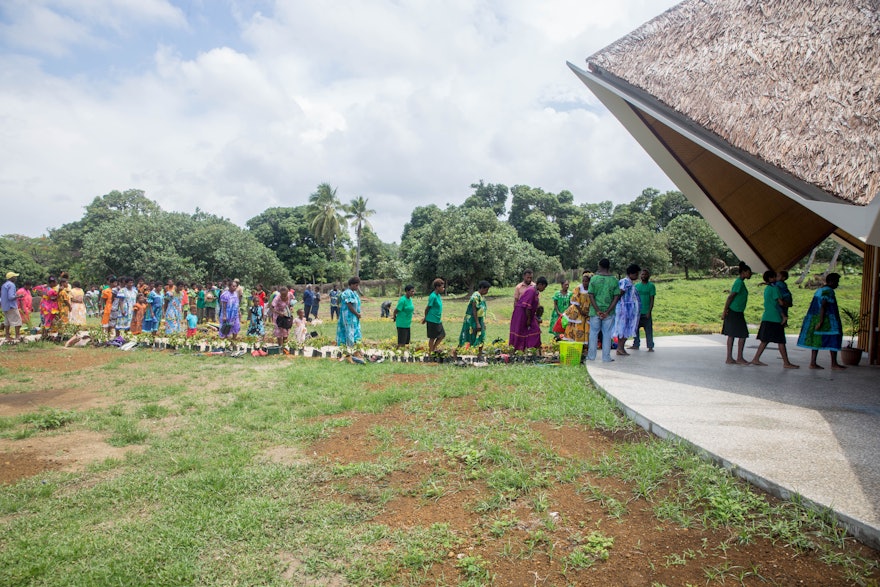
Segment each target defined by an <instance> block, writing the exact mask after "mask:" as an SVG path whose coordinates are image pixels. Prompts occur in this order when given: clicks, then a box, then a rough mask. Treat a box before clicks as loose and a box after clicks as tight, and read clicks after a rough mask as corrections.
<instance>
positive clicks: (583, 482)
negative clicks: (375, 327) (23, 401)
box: [0, 348, 878, 585]
mask: <svg viewBox="0 0 880 587" xmlns="http://www.w3.org/2000/svg"><path fill="white" fill-rule="evenodd" d="M56 352H57V353H66V352H67V351H65V350H63V349H51V348H49V349H46V350H45V354H46V356H47V357H52V356H53V353H56ZM75 352H76V353H78V354H79V355H81V356H82V357H83V359H84V361H83V364H84V365H87V366H86V367H83V368H80V369H79V374H78V375H77V376H76V377H77V378H79V377H85V378H86V379H88V381H89V384H88V392H89V393H88V394H85V393H84V394H83V397H84V399H85V400H86V401H87V402H88V397H89V394H92V395H94V394H97V395H98V396H100V397H103V398H106V399H107V403H106V404H101V405H95V404H94V403H85V404H84V405H83V406H78V405H77V404H76V400H75V396H55V397H54V398H53V397H47V398H44V399H45V402H47V403H44V404H41V405H34V406H33V409H32V410H30V411H24V412H19V413H17V414H15V415H5V416H2V417H0V442H2V443H3V444H2V446H3V449H2V454H0V460H2V461H3V462H12V461H11V460H10V459H12V458H14V455H18V454H21V453H23V452H24V451H25V450H26V449H27V450H31V451H36V452H32V453H31V454H33V455H37V453H38V452H39V451H41V450H42V451H44V452H43V453H42V454H43V455H44V456H46V457H52V456H53V455H54V456H55V457H56V458H55V459H54V461H53V459H52V458H47V459H46V460H45V461H44V465H45V466H43V467H42V468H40V469H39V470H29V471H21V474H20V475H18V476H17V477H16V478H12V479H9V480H7V481H6V483H5V485H3V486H2V487H0V524H2V525H0V579H2V583H3V584H9V585H32V584H42V585H83V584H112V583H120V584H126V585H181V584H204V585H233V584H238V585H489V584H499V585H501V584H517V585H518V584H530V585H531V584H535V583H536V581H537V584H542V583H543V584H548V585H566V584H571V585H598V584H603V585H624V584H634V585H652V584H656V585H686V584H692V585H706V584H709V585H722V584H723V585H728V584H735V585H765V584H768V585H801V584H806V585H859V584H861V585H871V584H876V583H877V580H878V566H877V565H878V562H877V553H876V552H875V551H872V550H870V549H867V548H865V547H863V546H861V545H859V544H858V543H855V542H854V541H852V540H851V539H848V538H846V537H845V535H844V534H843V532H842V530H841V529H840V527H839V526H837V525H835V523H834V522H833V521H832V519H831V518H830V517H829V516H827V515H823V514H822V513H816V512H810V511H808V510H805V509H803V508H801V507H800V506H798V505H797V504H792V503H783V502H779V501H778V500H775V499H773V498H771V497H769V496H767V495H765V494H762V493H760V492H758V491H755V490H754V489H752V488H751V487H749V486H748V485H746V484H744V483H743V482H741V481H739V480H737V479H734V478H732V477H730V476H729V475H728V474H726V473H725V472H724V471H720V470H718V469H717V468H715V467H713V466H711V465H709V464H707V463H705V462H703V461H700V460H699V459H697V458H695V457H694V456H693V455H692V454H691V453H689V452H687V451H686V450H684V449H683V448H681V447H680V446H678V445H675V444H670V443H668V442H663V441H659V440H657V439H653V438H650V437H648V436H647V435H646V434H645V433H643V432H642V431H641V430H638V429H636V428H634V427H633V425H632V424H631V423H629V422H627V421H626V420H624V419H623V418H622V416H621V415H620V414H619V413H618V412H617V411H615V410H614V408H613V407H612V406H611V405H610V403H609V402H607V401H606V400H605V399H604V398H603V397H602V396H601V395H600V394H599V393H597V392H596V391H595V390H593V389H592V388H591V387H590V386H589V384H588V383H587V382H586V380H585V377H584V373H583V370H581V369H565V368H554V367H543V366H541V367H539V366H532V367H529V366H497V367H489V368H485V369H479V370H477V369H471V370H468V369H456V368H454V367H448V366H445V365H441V366H436V365H434V366H428V365H419V364H400V363H383V364H381V365H367V366H356V365H350V364H347V363H339V362H336V361H331V360H323V359H314V360H312V359H303V358H290V357H268V358H265V359H252V358H247V359H244V360H239V361H235V360H216V359H215V358H212V357H204V356H192V355H187V354H177V355H175V354H172V353H170V352H153V351H138V352H134V353H126V354H125V355H124V357H125V359H124V360H120V359H118V358H117V357H119V353H118V351H115V350H110V349H77V350H76V351H75ZM12 355H15V356H18V357H21V356H22V354H20V353H19V352H18V351H13V350H7V349H0V359H2V361H3V364H6V363H5V362H6V361H7V360H9V359H10V356H12ZM107 357H110V358H109V359H107ZM41 358H44V357H41ZM89 365H90V366H89ZM107 365H112V368H106V366H107ZM269 365H271V366H269ZM257 366H260V367H262V368H260V369H257V368H255V367H257ZM18 368H19V371H18V372H19V373H21V374H28V373H34V374H36V373H37V371H38V369H40V368H41V366H40V364H39V363H36V362H35V363H34V364H33V365H32V366H31V367H29V366H28V364H27V361H25V360H20V361H19V366H18ZM190 377H191V378H190ZM42 379H44V380H45V379H47V378H45V377H43V378H42ZM45 384H46V385H51V386H52V388H53V389H60V388H63V386H64V384H65V377H64V375H63V373H61V372H58V373H54V374H52V375H51V376H50V377H48V380H45ZM22 385H24V387H25V389H24V390H21V389H20V387H22ZM39 387H40V385H39V384H38V383H36V382H33V383H26V384H21V383H19V382H15V381H10V380H3V381H2V383H0V398H5V397H11V396H12V395H13V394H17V393H20V392H22V393H37V392H39V391H40V389H39ZM61 397H64V400H63V401H64V405H53V403H52V402H53V401H54V400H57V399H59V398H61ZM51 410H55V411H56V412H57V413H52V412H51ZM56 422H57V425H55V423H56ZM38 423H43V424H49V425H48V426H45V425H42V426H37V424H38ZM83 438H88V439H90V440H89V442H95V439H96V438H97V439H98V441H99V442H101V443H102V444H103V445H104V446H106V447H107V450H111V449H112V450H113V451H116V452H113V453H111V454H106V455H103V454H100V453H98V451H95V450H91V451H86V452H85V453H83V454H82V455H81V456H78V457H72V458H71V459H70V460H71V461H75V464H74V465H70V463H68V464H67V465H62V464H61V463H59V462H55V461H59V459H60V456H61V455H63V454H68V455H71V454H73V449H74V447H75V446H76V445H77V443H78V442H80V441H81V440H78V439H83ZM65 441H67V442H68V444H67V445H64V442H65ZM34 458H36V456H34ZM62 570H63V572H62Z"/></svg>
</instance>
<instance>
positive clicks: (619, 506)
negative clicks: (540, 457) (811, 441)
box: [308, 382, 878, 587]
mask: <svg viewBox="0 0 880 587" xmlns="http://www.w3.org/2000/svg"><path fill="white" fill-rule="evenodd" d="M377 385H382V382H379V383H378V384H377ZM437 411H438V412H442V413H443V418H435V417H432V416H430V415H428V416H424V417H420V418H419V419H418V426H420V427H422V426H430V425H431V422H432V421H437V422H438V423H439V422H440V421H441V420H444V421H447V422H448V418H450V417H457V418H460V419H461V421H462V425H463V426H466V425H470V426H479V425H485V424H491V423H493V422H497V421H498V419H499V418H500V419H502V420H504V419H505V418H506V420H507V422H508V424H509V425H516V426H521V425H523V424H525V425H527V426H528V427H529V428H531V429H532V430H534V431H535V432H537V433H539V435H540V437H542V438H543V440H544V442H545V445H547V446H549V447H550V448H551V449H552V450H553V452H554V453H555V454H556V455H558V456H559V457H562V458H563V459H566V460H567V459H579V460H583V461H588V462H598V460H599V459H601V458H602V457H603V456H604V455H607V454H611V453H612V452H613V451H615V449H616V447H617V446H619V445H620V444H622V443H630V442H635V441H638V440H639V439H641V438H644V434H642V433H640V432H632V431H625V432H619V433H613V434H612V433H605V432H603V431H597V430H592V429H589V428H585V427H581V426H577V425H562V426H560V425H556V424H552V423H548V422H529V423H524V422H520V421H518V420H516V418H515V416H514V417H513V418H507V417H506V415H505V414H499V413H496V412H491V411H480V410H479V408H478V405H477V404H476V402H474V401H473V398H469V397H461V398H455V399H450V400H444V401H443V402H441V406H440V408H439V409H438V410H437ZM335 417H336V418H338V417H339V416H338V415H337V416H335ZM347 417H349V418H351V420H352V424H351V425H350V426H347V427H342V428H338V429H335V430H334V431H333V432H332V433H331V435H330V437H329V438H326V439H323V440H321V441H319V442H317V443H315V444H314V445H313V446H312V447H311V448H310V449H309V451H308V452H309V453H310V454H311V453H312V452H313V453H314V454H315V455H317V456H319V457H323V458H327V459H330V460H331V461H333V462H334V463H336V464H352V463H364V462H376V461H377V460H378V458H379V457H381V456H382V454H379V453H381V452H382V451H381V446H380V442H379V440H378V439H377V438H376V437H375V436H376V435H374V434H373V433H372V432H371V431H372V430H373V429H374V428H375V427H379V426H381V427H383V429H384V430H385V431H386V432H387V431H395V434H394V438H393V439H391V446H393V447H397V448H400V447H404V450H402V451H398V453H397V459H396V460H397V467H396V468H395V469H394V470H393V471H391V472H389V473H388V474H386V475H384V476H382V477H381V478H380V479H378V480H377V479H374V478H366V477H362V476H358V477H354V478H345V479H336V480H335V481H330V482H329V483H328V484H327V486H326V487H327V489H329V490H331V491H330V493H332V494H333V499H343V500H344V501H349V502H357V501H362V502H365V503H378V502H377V501H376V500H377V499H378V498H379V496H380V495H382V494H383V492H386V493H387V492H388V491H390V492H392V494H393V497H392V498H391V499H390V500H388V501H387V502H385V503H384V504H383V505H382V506H381V511H380V512H379V513H378V514H377V515H376V516H375V517H374V518H373V520H372V521H373V522H375V523H379V524H383V525H386V526H388V527H389V528H391V529H394V530H404V531H406V530H412V529H414V528H428V527H430V526H432V525H433V524H445V525H447V527H448V528H449V529H450V531H451V532H453V533H454V534H455V535H456V536H457V537H458V538H459V540H460V543H459V544H458V545H456V546H455V547H454V548H453V549H452V550H451V551H450V552H444V553H440V554H441V560H439V561H438V562H435V563H434V564H432V565H430V566H429V567H428V568H427V569H423V570H421V571H418V572H417V573H416V574H412V573H410V572H409V571H408V570H406V569H403V570H402V571H401V576H400V577H398V581H399V582H400V583H405V584H410V583H412V584H420V585H437V584H444V585H445V584H456V583H458V582H464V581H466V580H467V579H468V575H467V573H466V571H465V570H464V569H463V568H462V564H463V561H476V563H477V564H478V565H481V566H482V567H483V568H485V570H486V572H487V573H488V576H490V577H491V581H487V582H486V584H490V583H491V584H493V585H517V586H520V585H601V586H603V587H605V586H609V585H614V586H618V585H621V586H639V587H641V586H647V585H652V584H658V585H686V584H692V585H707V584H708V585H722V584H736V585H744V586H751V585H767V584H770V585H792V586H794V585H798V586H804V585H816V586H819V585H821V586H834V585H853V584H855V583H854V582H852V581H851V580H849V579H848V578H847V577H846V576H845V575H844V572H843V570H842V569H841V567H836V566H829V565H827V564H825V563H824V562H823V561H822V560H820V553H819V552H817V551H803V550H796V549H794V548H790V547H787V546H786V545H785V544H784V543H783V542H782V541H777V542H771V541H770V540H768V539H766V538H761V537H757V538H752V539H751V540H750V541H748V542H746V543H743V542H741V541H740V540H739V537H738V536H737V535H736V533H735V531H734V530H733V529H729V528H723V527H722V528H714V529H713V528H711V527H708V528H704V527H702V526H698V527H692V528H684V527H681V526H679V525H677V524H675V523H673V522H670V521H666V520H662V519H660V518H658V517H657V515H656V513H655V511H654V510H655V507H656V503H657V499H655V500H654V501H648V500H645V499H643V498H637V497H635V496H634V492H633V487H632V486H631V485H630V484H628V483H626V482H624V481H622V480H621V479H618V478H615V477H602V476H599V475H596V474H592V473H587V474H584V475H581V476H580V477H579V478H578V479H577V480H574V481H569V482H565V481H562V480H559V479H557V480H556V481H555V482H551V483H550V485H549V486H548V487H546V488H545V489H538V490H533V491H531V492H528V493H526V494H524V495H521V496H519V497H517V498H515V499H513V500H511V501H509V502H507V503H504V504H502V505H501V506H500V507H498V508H496V509H492V508H485V507H482V508H481V507H480V506H479V504H480V503H483V505H484V506H485V503H486V502H485V500H486V499H487V498H488V497H489V496H490V495H491V494H492V489H491V488H489V487H488V486H487V484H486V482H485V481H484V480H483V479H482V478H479V476H478V475H477V476H475V475H473V474H472V472H468V471H466V470H465V467H464V466H463V465H462V463H460V462H456V460H455V459H452V458H449V455H446V454H443V452H442V451H438V450H434V451H424V450H420V447H419V446H418V445H414V444H412V443H411V442H408V441H407V440H405V439H404V438H403V436H405V434H406V431H407V430H408V428H407V427H408V426H410V427H412V426H414V425H415V424H414V422H413V416H412V415H411V414H408V413H406V412H405V411H404V410H402V409H401V408H400V407H395V408H392V409H389V410H388V411H387V412H386V413H383V414H358V413H351V414H347ZM465 423H469V424H465ZM502 429H505V428H503V427H502ZM463 434H464V432H463ZM514 436H515V434H512V435H511V440H510V444H511V445H514V444H516V443H517V442H518V440H522V439H516V438H514ZM463 437H464V436H463ZM385 442H388V438H387V437H386V438H385ZM386 446H388V445H386ZM383 454H384V453H383ZM523 458H530V457H529V455H523ZM486 466H487V467H489V466H490V465H486ZM550 468H551V469H552V470H555V471H556V472H557V473H559V472H561V471H562V468H563V466H562V465H557V466H555V469H554V467H550ZM668 483H674V480H673V481H669V482H668ZM668 490H669V487H662V488H660V489H658V491H657V496H655V497H656V498H658V499H659V496H662V495H665V492H667V491H668ZM767 499H768V500H770V501H771V502H772V501H774V498H772V497H771V496H767ZM596 537H598V539H606V540H610V544H609V546H608V548H607V558H603V557H601V556H597V557H595V558H594V559H593V560H591V561H590V562H589V564H588V565H586V566H578V565H577V564H576V563H575V561H578V560H581V561H582V560H583V559H578V558H577V555H578V554H579V553H583V552H584V549H585V547H586V546H588V545H590V544H591V540H596V539H597V538H596ZM391 546H392V545H387V547H389V548H390V547H391ZM847 550H848V552H850V553H853V552H854V553H859V554H860V556H864V557H866V558H867V559H869V560H872V559H876V558H877V556H878V554H877V553H876V552H875V551H872V550H871V549H869V548H866V547H863V546H861V545H858V544H855V543H854V542H852V541H848V546H847ZM587 558H589V557H587ZM877 578H878V573H877V572H876V570H875V572H874V575H873V577H872V578H871V579H869V583H867V584H876V580H877ZM870 581H875V583H870Z"/></svg>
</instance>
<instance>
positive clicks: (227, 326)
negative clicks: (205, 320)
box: [220, 322, 232, 336]
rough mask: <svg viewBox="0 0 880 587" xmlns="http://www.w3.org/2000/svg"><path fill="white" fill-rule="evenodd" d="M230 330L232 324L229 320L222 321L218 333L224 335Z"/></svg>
mask: <svg viewBox="0 0 880 587" xmlns="http://www.w3.org/2000/svg"><path fill="white" fill-rule="evenodd" d="M230 332H232V324H231V323H229V322H224V323H223V326H221V327H220V334H222V335H223V336H226V335H227V334H229V333H230Z"/></svg>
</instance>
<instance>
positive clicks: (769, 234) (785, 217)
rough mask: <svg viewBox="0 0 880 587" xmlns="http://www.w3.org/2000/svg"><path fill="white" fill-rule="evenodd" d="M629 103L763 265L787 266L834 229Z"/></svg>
mask: <svg viewBox="0 0 880 587" xmlns="http://www.w3.org/2000/svg"><path fill="white" fill-rule="evenodd" d="M633 109H634V110H635V111H636V114H637V116H639V117H640V118H641V119H642V120H643V121H644V123H645V125H647V126H648V127H649V128H650V129H651V131H652V132H653V133H654V134H655V135H656V136H657V138H658V139H659V140H660V141H661V142H662V143H663V144H664V145H665V147H666V148H667V149H668V150H669V152H670V153H671V154H672V155H673V156H674V157H675V158H676V159H677V160H678V162H679V164H680V165H681V166H682V167H683V168H684V169H685V170H686V171H687V173H688V174H689V175H690V176H691V177H692V178H693V180H694V181H695V182H696V183H697V184H699V186H700V187H701V189H702V190H703V192H704V193H705V194H706V196H707V197H708V198H709V200H710V201H711V202H712V203H713V204H714V205H715V207H716V208H718V210H719V211H720V212H721V213H722V214H723V215H724V216H725V217H726V218H727V220H728V221H729V222H730V223H731V224H732V225H733V226H734V227H735V228H736V230H737V232H738V233H739V234H740V235H741V237H742V238H743V239H744V240H745V241H746V242H747V243H748V244H749V246H750V247H751V248H752V249H753V250H754V251H755V253H757V255H758V256H759V257H760V258H761V260H762V261H763V262H764V264H765V265H766V266H767V267H771V268H773V269H776V270H780V269H788V268H789V267H791V266H792V265H794V264H795V263H797V262H798V261H800V260H801V259H803V258H804V257H805V256H806V255H808V254H809V252H810V250H811V249H812V248H813V247H815V246H816V244H817V243H819V242H821V241H822V240H824V239H825V238H827V237H828V236H829V235H830V234H832V233H834V232H835V230H836V229H837V227H836V226H835V225H834V224H832V223H831V222H829V221H827V220H825V219H824V218H822V217H821V216H819V215H817V214H816V213H814V212H812V211H811V210H808V209H807V208H805V207H803V206H801V205H800V204H798V203H797V202H796V201H794V200H792V199H791V198H789V197H787V196H785V195H783V194H781V193H780V192H778V191H777V190H775V189H774V188H772V187H771V186H769V185H767V184H766V183H764V182H762V181H760V180H759V179H757V178H755V177H753V176H752V175H749V174H748V173H746V172H745V171H743V170H742V169H740V168H739V167H737V166H735V165H732V164H731V163H729V162H728V161H726V160H725V159H722V158H721V157H719V156H718V155H716V154H714V153H713V152H711V151H709V150H707V149H705V148H703V147H702V146H700V145H698V144H697V143H695V142H693V141H691V140H690V139H688V138H687V137H685V136H683V135H682V134H680V133H678V132H677V131H676V130H674V129H672V128H670V127H668V126H666V125H665V124H663V123H662V122H660V121H659V120H657V119H656V118H654V117H652V116H651V115H650V114H648V113H646V112H644V111H642V110H639V109H637V108H635V107H634V106H633ZM847 236H848V235H847ZM850 239H851V237H850V238H849V239H846V240H848V241H849V240H850Z"/></svg>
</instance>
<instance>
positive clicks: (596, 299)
mask: <svg viewBox="0 0 880 587" xmlns="http://www.w3.org/2000/svg"><path fill="white" fill-rule="evenodd" d="M621 293H622V292H621V290H620V284H619V282H618V280H617V278H616V277H614V276H613V275H611V261H609V260H608V259H602V260H601V261H599V269H598V270H597V271H596V274H595V275H593V277H592V279H590V285H589V286H588V287H587V295H588V296H589V297H590V344H589V348H588V350H587V360H589V361H594V360H596V350H597V347H598V346H599V332H600V331H601V333H602V361H603V362H605V363H610V362H611V361H613V360H614V359H612V358H611V338H612V334H611V332H612V330H613V329H614V318H615V316H614V308H615V306H617V301H618V300H619V299H620V295H621Z"/></svg>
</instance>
